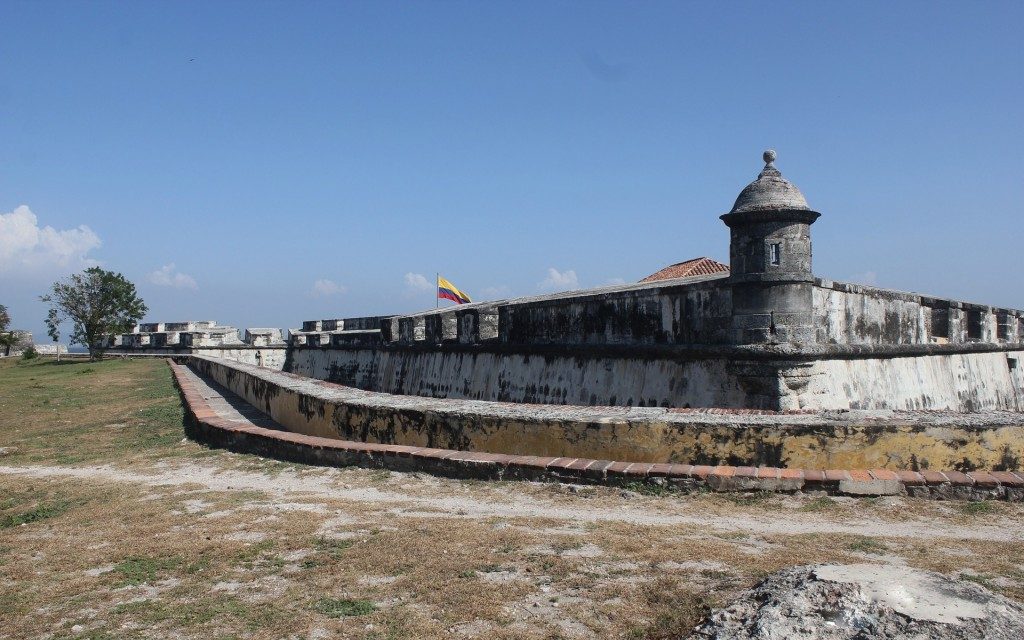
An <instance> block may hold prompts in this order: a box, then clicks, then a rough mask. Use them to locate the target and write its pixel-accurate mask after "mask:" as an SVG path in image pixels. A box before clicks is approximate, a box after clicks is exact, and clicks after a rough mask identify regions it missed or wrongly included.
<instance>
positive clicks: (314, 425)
mask: <svg viewBox="0 0 1024 640" xmlns="http://www.w3.org/2000/svg"><path fill="white" fill-rule="evenodd" d="M180 362H187V363H188V364H189V366H190V367H192V368H193V369H194V370H195V371H196V372H198V373H200V374H201V375H203V376H205V377H207V378H209V379H211V380H214V381H215V382H217V383H218V384H221V385H223V386H224V387H226V388H227V389H229V390H231V391H232V392H233V393H236V394H237V395H239V396H240V397H242V398H243V399H244V400H245V401H247V402H249V403H250V404H252V405H253V406H255V407H257V408H258V409H260V410H261V411H263V412H264V413H266V414H267V415H268V416H270V417H271V418H272V419H273V420H275V421H276V422H277V423H279V424H281V425H282V426H284V427H285V428H287V429H288V430H289V431H291V432H293V433H297V434H303V435H308V436H316V437H323V438H331V439H338V440H351V441H359V442H367V443H372V444H388V445H390V444H394V445H404V446H415V447H429V448H438V449H453V450H464V451H486V452H488V453H492V454H503V455H533V456H540V457H551V458H559V457H564V458H573V459H576V458H582V459H594V460H629V461H631V462H636V463H650V464H676V463H686V464H696V465H723V464H725V465H732V466H738V467H761V466H768V467H790V468H822V469H835V468H838V469H849V468H868V469H871V468H877V469H889V470H891V471H894V472H898V471H917V470H923V469H956V470H960V471H974V470H979V469H988V470H991V471H1004V470H1005V471H1016V470H1019V469H1021V461H1022V460H1024V419H1022V416H1021V414H1020V413H1017V412H986V413H978V414H959V413H942V412H896V411H874V412H872V411H843V412H804V411H796V412H781V413H780V412H774V411H758V410H738V411H737V410H726V409H712V410H701V409H664V408H660V407H644V408H639V407H632V408H627V407H584V406H552V405H538V404H520V403H504V402H483V401H474V400H454V399H431V398H423V397H418V396H396V395H392V394H387V393H374V392H367V391H361V390H359V389H353V388H350V387H344V386H340V385H336V384H331V383H326V382H322V381H318V380H312V379H309V378H305V377H302V376H296V375H294V374H288V373H283V372H275V371H270V370H267V369H262V368H257V367H252V366H248V365H243V364H240V363H237V362H232V361H227V360H218V359H214V358H207V357H201V356H184V357H182V358H181V359H180ZM852 480H854V481H856V480H858V479H857V478H852ZM836 481H838V479H837V480H836Z"/></svg>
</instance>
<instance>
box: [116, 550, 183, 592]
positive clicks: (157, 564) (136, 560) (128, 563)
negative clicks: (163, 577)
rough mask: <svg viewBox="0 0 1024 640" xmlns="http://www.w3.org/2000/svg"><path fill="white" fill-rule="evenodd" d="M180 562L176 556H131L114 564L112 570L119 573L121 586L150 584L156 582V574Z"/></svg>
mask: <svg viewBox="0 0 1024 640" xmlns="http://www.w3.org/2000/svg"><path fill="white" fill-rule="evenodd" d="M180 563H181V560H180V559H179V558H176V557H171V558H151V557H148V556H133V557H130V558H125V559H124V560H122V561H121V562H119V563H117V564H116V565H115V566H114V572H115V573H119V574H121V586H125V585H130V584H151V583H153V582H156V578H157V575H158V574H160V573H162V572H164V571H167V570H168V569H173V568H174V567H176V566H178V565H179V564H180Z"/></svg>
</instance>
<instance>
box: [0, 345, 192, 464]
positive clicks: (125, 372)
mask: <svg viewBox="0 0 1024 640" xmlns="http://www.w3.org/2000/svg"><path fill="white" fill-rule="evenodd" d="M183 417H184V414H183V411H182V407H181V401H180V399H179V397H178V393H177V391H176V389H175V388H174V385H173V382H172V378H171V372H170V369H169V368H168V366H167V364H166V363H165V362H164V361H163V360H160V359H150V360H141V359H140V360H122V359H112V360H101V361H98V362H82V361H70V360H63V361H61V362H60V363H57V362H56V361H55V360H54V359H52V358H46V357H43V358H38V359H36V360H33V361H30V362H24V361H10V360H3V361H0V447H14V448H15V451H14V452H13V453H10V454H8V455H5V456H4V463H5V464H8V463H10V464H45V463H57V464H62V465H74V464H81V463H86V462H92V461H97V460H129V459H133V458H134V459H139V458H142V459H146V460H153V459H162V458H169V457H178V456H182V455H189V454H194V453H196V452H198V451H202V450H201V449H199V448H198V447H191V448H188V449H187V450H186V448H185V447H182V446H180V441H181V439H182V438H183V436H184V433H183V428H182V421H183Z"/></svg>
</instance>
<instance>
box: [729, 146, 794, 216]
mask: <svg viewBox="0 0 1024 640" xmlns="http://www.w3.org/2000/svg"><path fill="white" fill-rule="evenodd" d="M763 157H764V163H765V164H764V169H763V170H762V171H761V173H760V174H759V175H758V176H757V180H754V181H753V182H751V183H750V184H748V185H747V186H746V187H744V189H743V191H740V195H739V197H738V198H736V204H734V205H733V206H732V211H730V212H729V213H749V212H754V211H781V210H797V211H810V210H811V208H810V207H809V206H807V200H806V199H804V194H802V193H800V190H799V189H797V188H796V186H795V185H793V183H791V182H790V181H789V180H786V179H785V178H783V177H782V173H781V172H780V171H779V170H778V169H776V168H775V151H773V150H772V149H769V150H767V151H765V152H764V155H763Z"/></svg>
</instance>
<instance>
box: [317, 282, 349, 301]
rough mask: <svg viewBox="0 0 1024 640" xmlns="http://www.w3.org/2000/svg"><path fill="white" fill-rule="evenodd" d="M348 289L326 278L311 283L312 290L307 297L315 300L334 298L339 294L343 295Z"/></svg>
mask: <svg viewBox="0 0 1024 640" xmlns="http://www.w3.org/2000/svg"><path fill="white" fill-rule="evenodd" d="M346 291H348V289H347V288H346V287H345V286H343V285H340V284H338V283H337V282H334V281H333V280H328V279H327V278H320V279H319V280H317V281H316V282H314V283H313V289H312V290H310V292H309V295H311V296H315V297H317V298H326V297H328V296H336V295H338V294H339V293H345V292H346Z"/></svg>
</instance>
